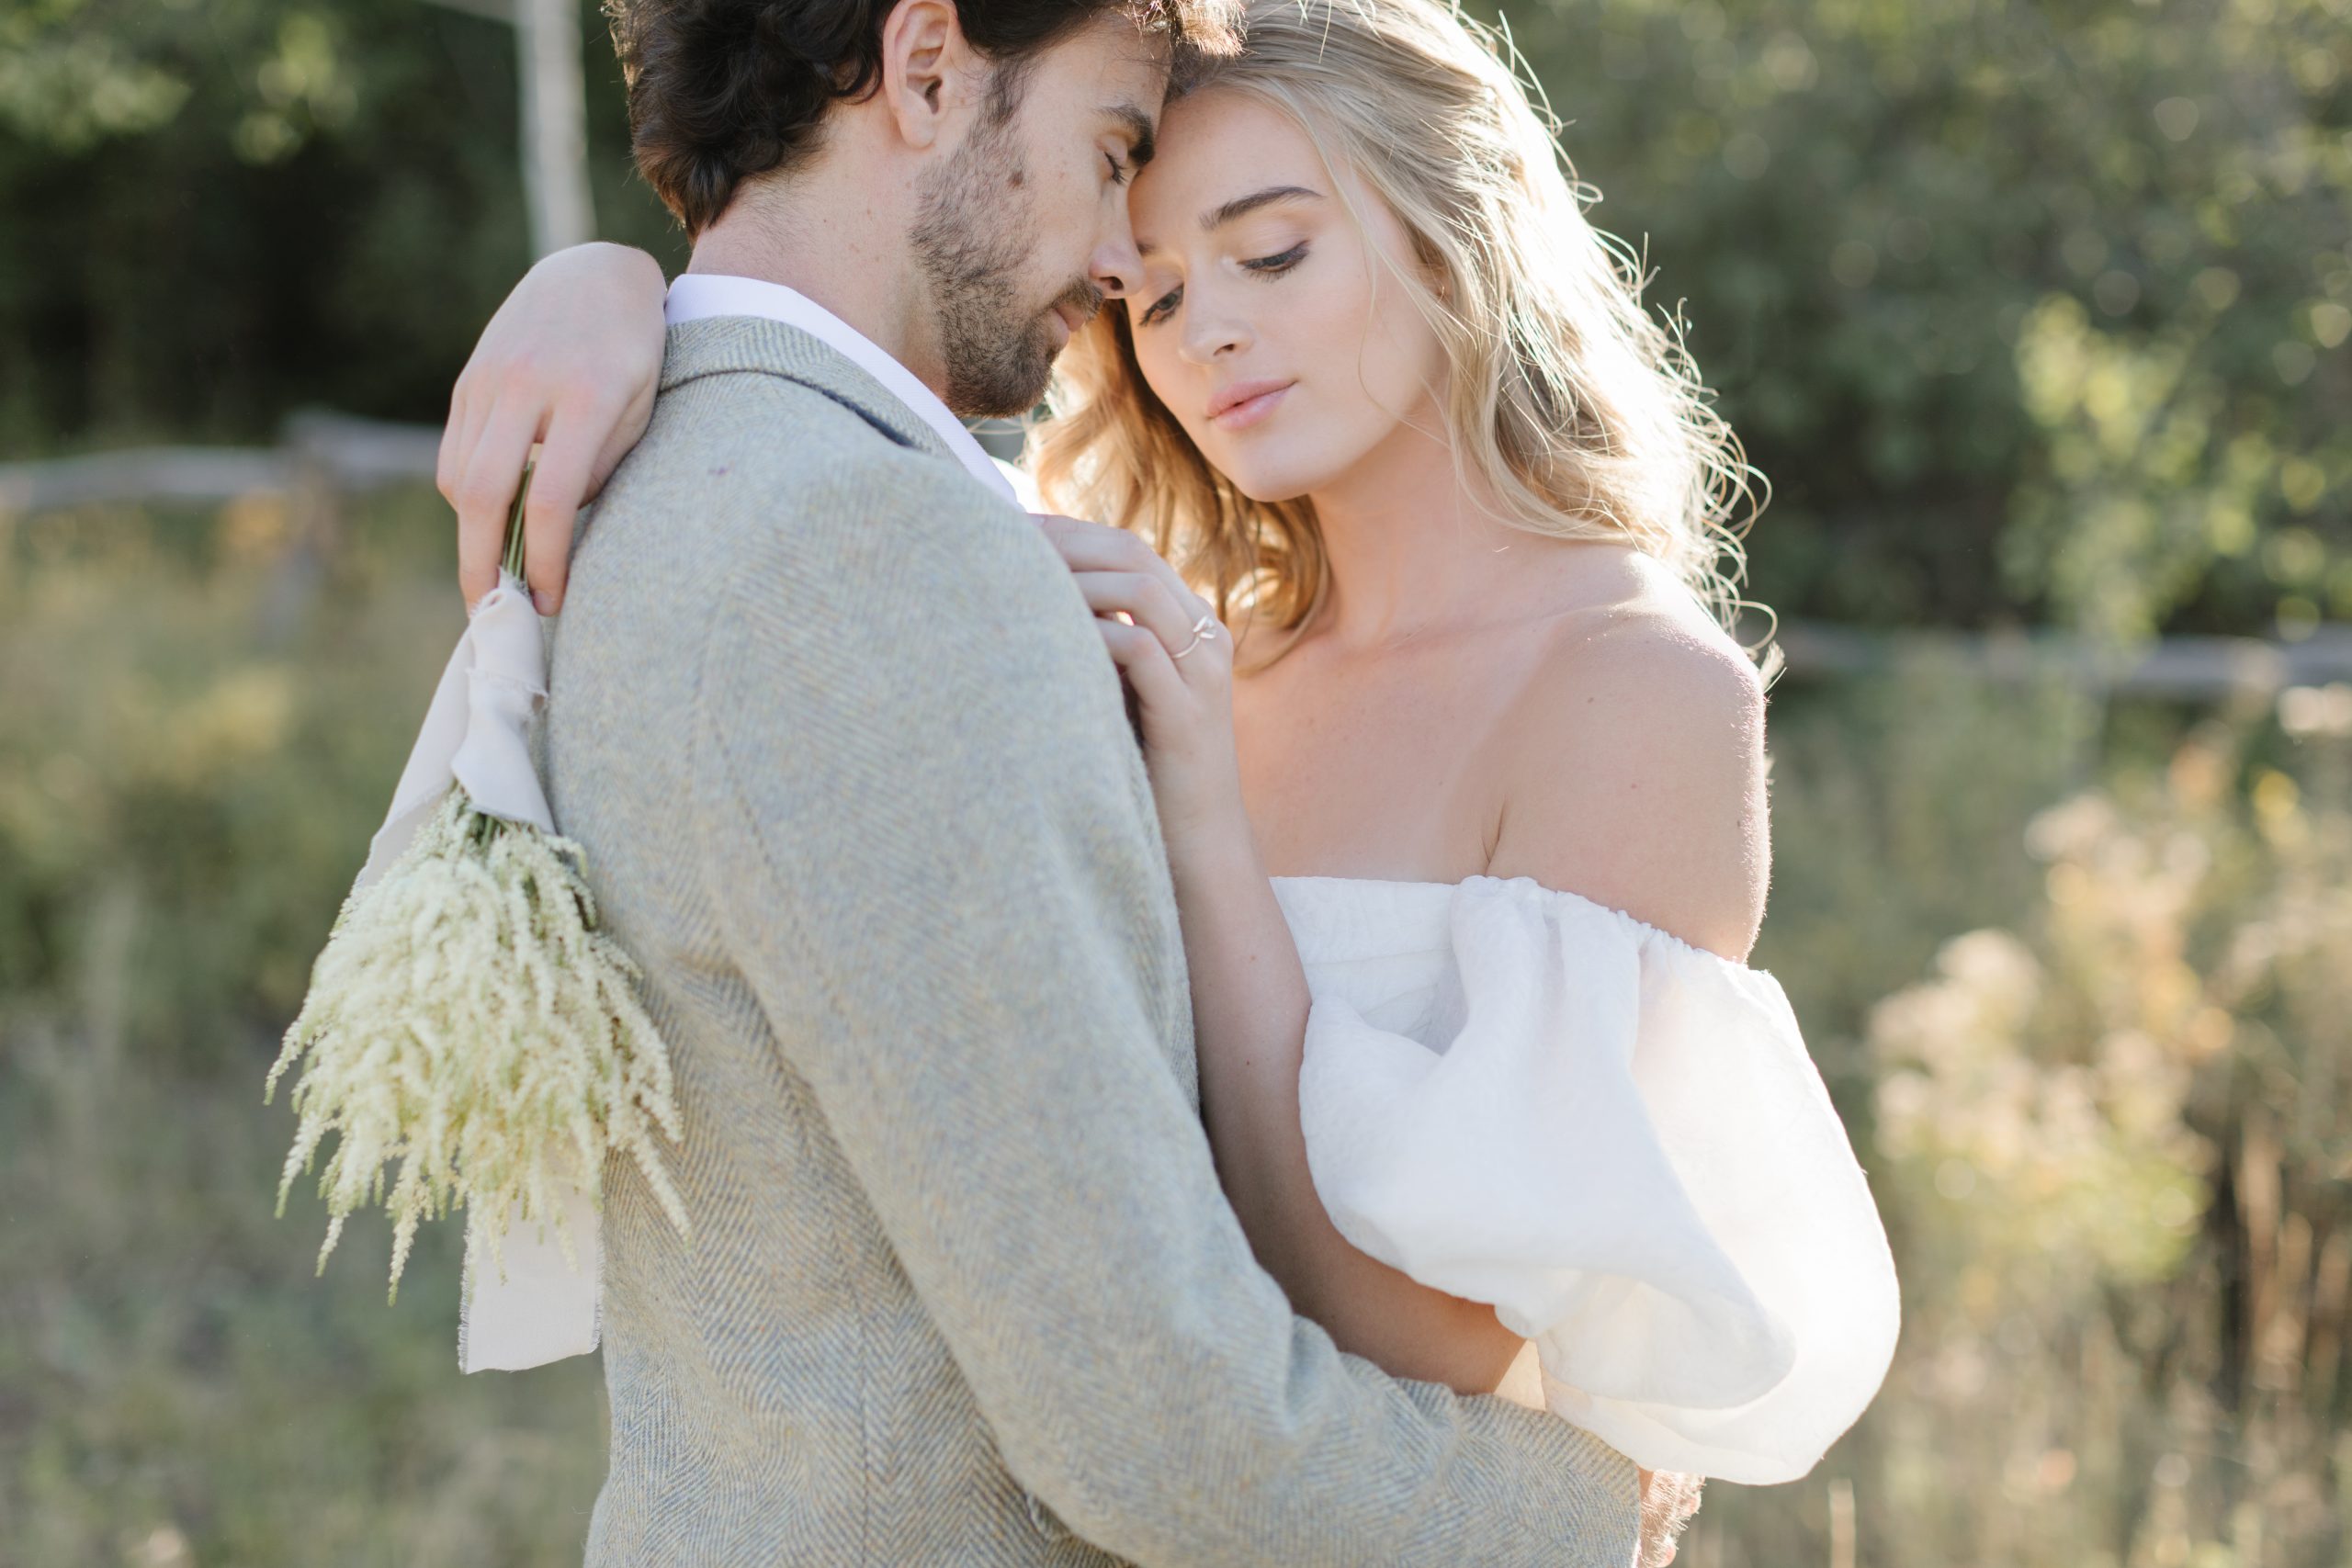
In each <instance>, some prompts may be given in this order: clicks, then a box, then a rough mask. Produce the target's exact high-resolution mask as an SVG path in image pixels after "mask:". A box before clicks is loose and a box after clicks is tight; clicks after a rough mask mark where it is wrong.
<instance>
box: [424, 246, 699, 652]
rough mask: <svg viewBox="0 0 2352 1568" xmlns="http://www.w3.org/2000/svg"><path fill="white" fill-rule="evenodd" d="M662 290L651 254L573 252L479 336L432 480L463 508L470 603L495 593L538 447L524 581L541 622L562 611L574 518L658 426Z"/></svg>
mask: <svg viewBox="0 0 2352 1568" xmlns="http://www.w3.org/2000/svg"><path fill="white" fill-rule="evenodd" d="M666 287H667V285H666V284H665V283H664V281H663V279H662V266H661V264H660V263H658V262H656V261H655V260H654V259H653V258H652V257H651V256H650V255H647V254H645V253H644V252H643V251H635V250H630V249H629V248H628V247H627V246H625V245H607V244H587V245H575V246H573V247H572V248H571V249H570V250H568V251H558V252H556V253H555V254H553V255H550V256H548V257H546V258H544V259H543V260H541V261H540V262H539V264H538V265H537V266H534V267H533V268H532V269H531V270H530V271H529V272H527V273H526V274H525V275H524V276H523V281H522V282H520V283H518V284H516V285H515V292H514V293H512V294H510V295H508V296H507V297H506V302H505V303H504V304H503V305H501V306H500V307H499V308H498V314H496V315H494V316H492V318H491V319H490V325H489V326H487V327H485V328H483V329H482V334H481V342H480V343H478V344H475V345H474V352H473V357H472V358H470V359H469V360H467V361H466V367H465V369H464V371H463V372H462V373H460V374H459V376H458V385H457V388H456V389H455V390H454V391H452V392H451V393H450V394H449V423H448V424H447V426H446V427H444V428H443V430H442V432H441V460H440V467H439V469H438V472H437V473H436V475H435V481H436V482H437V483H438V484H439V486H440V488H441V493H442V494H443V495H444V496H446V497H447V499H448V502H449V504H450V505H452V506H454V507H456V508H457V509H458V587H459V588H461V589H462V590H464V592H465V595H466V603H467V604H472V603H473V602H474V601H475V600H477V599H480V598H481V596H482V595H483V594H485V593H487V592H490V591H491V590H492V588H495V587H496V586H497V585H498V560H499V556H500V555H501V553H502V551H503V547H504V545H505V538H506V517H507V513H509V512H510V511H511V510H512V509H513V507H514V504H515V486H516V484H517V483H518V482H519V481H520V480H521V479H522V477H523V465H524V464H525V463H526V461H528V460H529V457H530V454H531V447H532V446H533V445H534V444H535V443H536V444H537V445H538V446H539V459H538V468H537V469H536V470H535V471H534V472H533V474H532V476H531V493H530V497H529V499H528V500H527V501H526V502H525V503H524V511H523V545H524V552H525V557H526V565H525V571H526V574H527V575H528V577H529V579H530V587H531V597H532V598H533V599H534V600H535V601H536V602H537V604H538V607H539V613H540V614H541V615H553V614H554V613H555V612H556V610H557V609H558V608H559V607H560V605H561V604H562V603H563V586H564V581H565V579H566V577H567V576H568V575H569V574H570V571H571V525H572V515H573V513H576V512H578V511H579V510H580V508H581V507H582V506H583V505H585V504H586V503H587V502H590V501H592V500H594V498H595V495H596V492H597V491H600V490H602V489H603V488H604V486H605V479H608V478H609V477H611V474H612V471H613V469H614V468H615V467H616V466H617V465H618V464H619V462H620V460H621V458H622V457H625V456H626V455H627V454H628V449H629V448H630V447H632V446H636V445H637V440H638V437H639V436H640V435H643V434H645V426H646V424H647V423H648V422H649V421H650V420H651V419H652V417H653V394H654V391H655V389H657V388H658V387H659V385H660V384H661V379H662V330H663V329H662V294H663V291H664V289H665V288H666Z"/></svg>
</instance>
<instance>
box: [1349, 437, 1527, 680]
mask: <svg viewBox="0 0 2352 1568" xmlns="http://www.w3.org/2000/svg"><path fill="white" fill-rule="evenodd" d="M1441 421H1442V415H1441V414H1439V412H1437V411H1436V410H1435V409H1434V408H1424V409H1423V410H1422V411H1421V413H1420V414H1419V416H1417V418H1416V419H1415V421H1414V422H1413V423H1412V424H1402V423H1400V424H1399V425H1398V426H1397V431H1396V433H1395V434H1393V435H1391V436H1390V437H1389V438H1388V439H1387V440H1385V441H1384V442H1382V443H1381V444H1380V446H1378V447H1376V448H1375V449H1374V451H1373V452H1372V453H1371V454H1369V455H1368V456H1367V457H1365V458H1364V459H1363V461H1362V462H1360V463H1358V464H1357V465H1356V466H1355V467H1354V468H1351V469H1349V470H1348V472H1347V473H1346V474H1344V475H1342V476H1340V479H1338V480H1336V481H1335V482H1334V483H1332V484H1330V485H1329V486H1327V487H1325V488H1324V489H1321V490H1318V491H1316V492H1315V493H1314V494H1313V495H1311V496H1309V497H1308V498H1307V499H1308V500H1309V501H1310V502H1312V503H1313V505H1314V507H1315V516H1316V521H1317V525H1319V526H1320V528H1321V531H1322V535H1323V546H1324V550H1325V552H1326V554H1327V556H1328V558H1329V562H1330V569H1331V587H1330V592H1329V598H1328V600H1327V601H1326V603H1325V604H1324V607H1323V609H1322V611H1321V612H1320V613H1319V614H1318V615H1317V626H1315V627H1314V628H1313V629H1312V631H1311V632H1310V633H1309V635H1310V636H1313V637H1317V639H1318V640H1326V641H1327V643H1328V645H1329V646H1330V647H1332V648H1333V649H1335V650H1344V651H1349V652H1357V651H1372V650H1374V649H1380V648H1383V647H1387V646H1391V645H1394V644H1397V643H1401V642H1405V641H1408V640H1410V639H1412V638H1414V637H1420V636H1424V635H1427V634H1430V633H1432V632H1442V631H1446V630H1450V629H1453V628H1455V627H1458V626H1464V625H1466V624H1474V623H1476V622H1478V621H1483V620H1490V619H1493V618H1495V617H1496V616H1497V615H1509V614H1510V608H1511V606H1512V604H1514V603H1515V602H1516V601H1518V600H1519V599H1520V598H1521V596H1522V595H1523V594H1525V592H1527V591H1528V590H1529V589H1530V588H1533V587H1535V586H1537V585H1536V584H1535V583H1534V582H1532V581H1530V579H1531V577H1540V576H1546V575H1548V570H1546V569H1548V568H1549V567H1550V566H1551V565H1552V558H1554V557H1555V555H1557V554H1558V553H1560V552H1558V550H1557V549H1556V546H1555V541H1552V540H1548V539H1545V538H1544V537H1543V536H1540V535H1535V534H1531V533H1529V532H1527V531H1526V530H1525V529H1522V528H1515V527H1512V526H1511V525H1509V524H1507V523H1505V522H1503V521H1501V519H1500V516H1499V513H1500V508H1499V507H1498V506H1497V505H1496V504H1494V501H1493V498H1492V497H1491V496H1489V495H1486V494H1482V493H1475V492H1473V491H1466V490H1465V489H1464V484H1463V479H1462V476H1461V475H1460V474H1458V473H1456V472H1455V470H1454V465H1453V450H1452V448H1451V447H1450V446H1448V445H1447V444H1446V443H1445V442H1444V441H1443V440H1442V439H1441V438H1440V437H1439V436H1437V435H1435V434H1430V432H1431V430H1432V429H1434V428H1435V427H1436V426H1437V425H1438V424H1439V423H1440V422H1441ZM1414 425H1419V426H1420V428H1419V429H1416V428H1414V427H1413V426H1414Z"/></svg>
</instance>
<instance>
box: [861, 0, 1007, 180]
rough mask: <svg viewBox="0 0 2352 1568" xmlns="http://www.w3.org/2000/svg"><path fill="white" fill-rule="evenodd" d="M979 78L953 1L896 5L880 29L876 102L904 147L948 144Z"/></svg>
mask: <svg viewBox="0 0 2352 1568" xmlns="http://www.w3.org/2000/svg"><path fill="white" fill-rule="evenodd" d="M985 72H986V67H985V66H984V65H983V64H982V63H981V62H980V59H979V57H978V54H976V53H975V52H974V51H973V49H972V46H971V45H970V44H969V43H967V42H966V41H965V39H964V27H963V23H962V22H961V21H960V20H959V19H958V18H957V17H956V6H955V0H899V4H898V6H896V7H894V8H893V9H892V10H891V12H890V15H889V16H888V18H886V19H885V20H884V21H883V23H882V91H881V96H882V101H883V103H884V105H885V106H886V107H888V109H889V111H890V118H891V122H892V123H893V124H895V125H896V126H897V127H898V130H899V137H900V138H901V139H902V140H903V141H905V142H906V143H907V145H909V146H910V147H918V148H929V147H933V146H935V145H937V144H938V143H939V142H940V141H942V140H943V139H949V140H952V135H951V128H952V127H953V126H954V124H955V122H956V121H957V120H958V119H960V118H963V117H964V115H965V113H966V112H967V110H968V109H969V108H970V107H971V106H972V99H973V95H974V93H975V91H976V90H977V88H978V84H979V83H980V82H981V81H982V80H984V77H985Z"/></svg>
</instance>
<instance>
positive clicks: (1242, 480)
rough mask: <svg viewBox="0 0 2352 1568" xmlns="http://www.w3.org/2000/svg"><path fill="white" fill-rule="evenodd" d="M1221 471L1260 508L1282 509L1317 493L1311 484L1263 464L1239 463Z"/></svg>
mask: <svg viewBox="0 0 2352 1568" xmlns="http://www.w3.org/2000/svg"><path fill="white" fill-rule="evenodd" d="M1221 471H1222V472H1223V473H1224V475H1225V477H1226V478H1227V479H1228V480H1229V481H1231V483H1232V485H1233V488H1234V489H1236V490H1238V491H1240V492H1241V493H1242V494H1243V495H1246V496H1248V497H1249V498H1250V500H1252V501H1254V502H1258V504H1259V505H1261V506H1279V505H1281V504H1282V503H1283V502H1285V501H1296V500H1297V499H1298V498H1299V497H1301V496H1303V495H1306V494H1309V493H1311V492H1312V491H1314V489H1315V485H1314V483H1313V481H1312V480H1309V479H1301V478H1300V477H1299V476H1298V475H1297V474H1295V473H1289V472H1284V471H1282V470H1280V469H1277V468H1268V467H1266V466H1264V465H1261V464H1255V463H1238V464H1236V465H1234V467H1233V468H1224V469H1222V470H1221Z"/></svg>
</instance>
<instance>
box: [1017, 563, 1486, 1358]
mask: <svg viewBox="0 0 2352 1568" xmlns="http://www.w3.org/2000/svg"><path fill="white" fill-rule="evenodd" d="M1041 521H1042V523H1043V525H1044V526H1045V527H1046V531H1047V534H1048V535H1049V536H1051V537H1052V538H1053V540H1054V542H1055V544H1056V545H1057V547H1059V548H1060V549H1061V552H1062V555H1063V557H1064V558H1065V559H1066V560H1068V561H1069V564H1070V566H1071V569H1072V570H1073V571H1074V572H1075V573H1076V574H1077V578H1078V581H1079V585H1080V589H1081V591H1082V592H1084V593H1085V594H1086V597H1087V602H1088V603H1089V604H1091V606H1092V607H1093V609H1094V611H1095V613H1096V615H1098V617H1102V619H1101V620H1100V623H1099V624H1100V626H1101V627H1102V630H1103V640H1104V641H1105V642H1106V643H1107V644H1109V646H1110V649H1111V655H1112V658H1113V659H1114V661H1116V662H1117V663H1118V665H1119V667H1120V669H1121V671H1123V672H1124V673H1125V675H1126V677H1127V680H1128V682H1129V683H1130V685H1132V686H1133V687H1134V689H1135V691H1136V697H1137V699H1138V702H1139V704H1140V706H1141V713H1142V720H1143V728H1144V750H1145V756H1146V759H1147V761H1148V762H1149V764H1150V768H1151V778H1152V790H1153V795H1154V797H1155V799H1156V801H1157V802H1158V805H1159V818H1160V828H1161V833H1162V837H1163V838H1164V839H1165V840H1166V841H1167V847H1168V856H1169V866H1170V871H1171V872H1172V873H1173V875H1174V880H1175V887H1176V901H1177V908H1178V913H1179V915H1180V917H1181V919H1182V926H1183V932H1184V956H1185V963H1186V965H1187V967H1188V968H1189V970H1190V972H1191V976H1192V988H1193V1031H1194V1034H1195V1036H1196V1038H1197V1040H1198V1042H1199V1054H1200V1069H1201V1107H1202V1113H1203V1117H1204V1121H1205V1122H1206V1123H1207V1127H1208V1134H1209V1144H1210V1146H1211V1149H1212V1151H1213V1152H1214V1153H1215V1155H1216V1165H1217V1175H1218V1177H1219V1179H1220V1180H1221V1182H1222V1184H1223V1186H1224V1188H1225V1191H1226V1196H1227V1199H1228V1200H1229V1201H1231V1203H1232V1204H1233V1209H1234V1213H1236V1214H1238V1216H1239V1217H1240V1220H1241V1227H1242V1230H1243V1231H1244V1232H1245V1233H1246V1234H1247V1235H1248V1236H1249V1238H1250V1248H1251V1250H1252V1251H1253V1252H1255V1253H1256V1254H1257V1258H1258V1261H1259V1262H1260V1263H1261V1265H1263V1266H1264V1268H1265V1269H1266V1271H1267V1272H1268V1273H1270V1274H1272V1276H1273V1277H1274V1278H1275V1280H1277V1281H1279V1282H1280V1283H1281V1285H1282V1287H1283V1290H1284V1291H1285V1292H1288V1294H1289V1296H1290V1299H1291V1303H1292V1305H1294V1306H1295V1307H1296V1308H1297V1309H1298V1310H1299V1311H1300V1312H1301V1313H1304V1314H1306V1315H1307V1316H1309V1317H1311V1318H1313V1319H1315V1321H1316V1322H1317V1323H1319V1324H1321V1325H1323V1327H1324V1329H1325V1330H1326V1331H1327V1332H1329V1334H1330V1336H1331V1337H1332V1340H1333V1341H1334V1342H1335V1343H1336V1344H1338V1345H1339V1347H1340V1348H1341V1349H1343V1350H1349V1351H1352V1352H1354V1353H1355V1354H1357V1355H1360V1356H1363V1357H1364V1358H1365V1359H1368V1360H1371V1361H1373V1362H1374V1363H1375V1364H1377V1365H1378V1366H1379V1367H1380V1368H1381V1369H1382V1370H1383V1371H1387V1372H1389V1373H1391V1374H1392V1375H1394V1376H1397V1377H1406V1378H1418V1379H1421V1380H1424V1381H1427V1382H1440V1383H1444V1384H1446V1385H1448V1386H1450V1387H1452V1388H1453V1390H1454V1391H1455V1392H1457V1393H1491V1392H1493V1391H1494V1390H1495V1389H1496V1388H1497V1387H1498V1385H1499V1384H1500V1383H1501V1382H1502V1381H1503V1376H1504V1374H1505V1372H1506V1371H1509V1370H1510V1364H1511V1362H1512V1360H1513V1359H1515V1358H1516V1357H1517V1355H1518V1354H1519V1351H1520V1348H1521V1345H1522V1344H1523V1343H1524V1342H1523V1341H1522V1340H1521V1338H1520V1337H1518V1336H1517V1335H1515V1334H1513V1333H1511V1332H1510V1330H1509V1329H1507V1328H1505V1327H1504V1326H1503V1325H1501V1324H1500V1323H1498V1322H1497V1321H1496V1318H1495V1313H1494V1309H1493V1308H1492V1307H1490V1306H1487V1304H1485V1303H1479V1302H1469V1301H1464V1300H1462V1299H1461V1298H1460V1297H1457V1296H1450V1295H1447V1294H1445V1293H1444V1292H1441V1291H1433V1290H1430V1288H1429V1287H1428V1286H1426V1285H1423V1284H1421V1283H1419V1281H1417V1280H1414V1279H1413V1278H1412V1277H1411V1276H1409V1275H1407V1274H1404V1273H1402V1272H1400V1271H1398V1270H1397V1269H1391V1268H1389V1267H1388V1266H1387V1265H1386V1264H1385V1263H1381V1262H1379V1261H1377V1260H1376V1259H1374V1258H1370V1257H1367V1256H1366V1255H1364V1254H1363V1253H1362V1252H1359V1251H1357V1250H1356V1248H1355V1247H1353V1246H1351V1245H1350V1243H1349V1242H1348V1240H1347V1238H1346V1237H1344V1236H1342V1235H1340V1233H1339V1231H1338V1229H1337V1228H1336V1227H1334V1226H1333V1225H1332V1224H1331V1219H1330V1215H1329V1213H1328V1212H1327V1211H1326V1210H1325V1209H1324V1207H1323V1201H1322V1199H1321V1198H1320V1197H1319V1196H1318V1195H1317V1192H1316V1190H1315V1182H1314V1178H1313V1177H1312V1175H1311V1174H1310V1173H1309V1171H1308V1169H1307V1165H1306V1135H1305V1134H1304V1132H1303V1131H1302V1129H1301V1124H1300V1120H1299V1109H1298V1074H1299V1061H1300V1056H1301V1055H1302V1052H1303V1050H1304V1047H1305V1043H1306V1014H1307V1005H1308V1000H1309V998H1308V993H1307V987H1306V971H1305V969H1304V968H1302V967H1301V965H1300V963H1299V958H1298V949H1297V945H1296V944H1295V942H1294V941H1293V940H1292V938H1291V934H1290V926H1289V923H1288V922H1287V921H1286V920H1284V919H1283V912H1282V907H1281V905H1279V904H1278V903H1276V902H1275V899H1274V890H1273V884H1272V881H1271V880H1270V879H1269V878H1268V876H1267V874H1266V871H1265V867H1264V865H1263V864H1262V863H1261V862H1260V860H1259V856H1258V849H1257V844H1256V841H1255V840H1254V839H1253V838H1252V836H1251V834H1250V821H1249V818H1248V817H1247V816H1246V815H1244V813H1243V811H1242V806H1241V782H1240V770H1239V768H1238V766H1237V765H1236V762H1235V760H1234V753H1233V708H1232V649H1231V645H1230V642H1229V641H1228V640H1227V634H1226V632H1225V630H1224V628H1223V627H1221V626H1216V623H1215V620H1214V618H1213V616H1212V615H1211V612H1210V609H1209V606H1208V605H1207V604H1205V603H1204V602H1203V601H1202V600H1201V599H1200V598H1199V596H1198V595H1196V594H1194V593H1193V592H1191V590H1189V589H1188V588H1186V587H1185V586H1184V584H1183V582H1182V580H1181V579H1180V578H1178V577H1177V576H1176V574H1175V572H1174V570H1173V569H1171V568H1170V567H1169V565H1168V564H1167V563H1166V562H1165V561H1163V560H1161V559H1160V558H1159V557H1158V556H1157V555H1155V554H1153V553H1152V551H1151V549H1150V548H1149V547H1148V546H1146V545H1145V544H1144V543H1143V541H1142V540H1141V539H1139V538H1137V537H1136V536H1134V535H1132V534H1128V533H1125V532H1124V531H1122V530H1120V529H1116V528H1109V527H1105V526H1103V525H1101V524H1094V523H1080V522H1074V521H1072V520H1070V519H1068V518H1058V517H1049V518H1045V519H1042V520H1041ZM1115 615H1128V616H1131V617H1132V618H1133V623H1134V624H1132V625H1130V624H1127V623H1125V622H1121V621H1119V620H1117V619H1114V618H1111V617H1114V616H1115ZM1204 619H1206V620H1207V621H1208V623H1209V625H1208V634H1209V635H1207V636H1204V637H1203V638H1202V639H1201V640H1200V641H1199V642H1197V643H1194V642H1193V627H1195V626H1199V625H1200V624H1201V623H1202V621H1203V620H1204ZM1187 648H1189V649H1190V651H1189V652H1187V653H1186V654H1185V655H1184V657H1183V658H1182V659H1181V660H1179V659H1177V658H1175V657H1173V655H1174V654H1175V652H1176V650H1178V649H1187Z"/></svg>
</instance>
